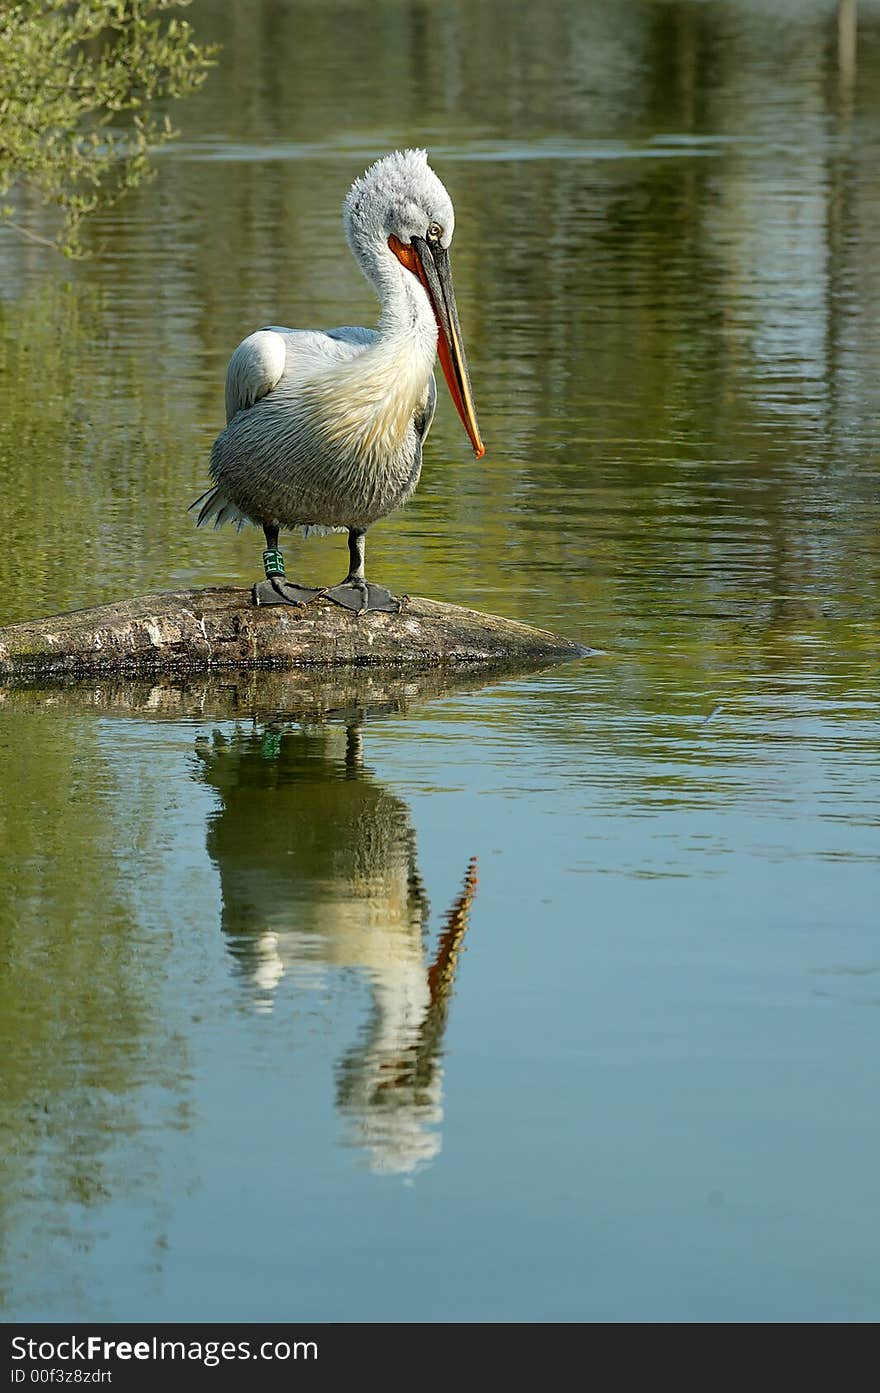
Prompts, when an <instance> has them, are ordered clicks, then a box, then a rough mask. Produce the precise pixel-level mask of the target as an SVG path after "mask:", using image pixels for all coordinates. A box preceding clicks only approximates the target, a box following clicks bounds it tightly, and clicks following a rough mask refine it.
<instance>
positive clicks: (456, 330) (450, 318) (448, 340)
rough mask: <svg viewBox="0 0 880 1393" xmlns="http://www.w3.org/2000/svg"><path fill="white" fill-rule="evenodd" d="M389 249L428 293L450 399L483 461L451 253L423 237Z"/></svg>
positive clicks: (395, 240)
mask: <svg viewBox="0 0 880 1393" xmlns="http://www.w3.org/2000/svg"><path fill="white" fill-rule="evenodd" d="M388 245H389V247H390V248H391V250H392V251H393V252H394V255H395V256H396V257H397V259H398V261H400V262H402V263H403V265H404V266H405V267H406V268H407V270H409V271H412V273H413V275H415V276H418V278H419V280H420V281H421V282H422V285H423V286H424V287H425V289H426V290H427V292H428V295H429V297H430V300H431V305H432V307H433V310H434V317H435V319H436V320H437V327H438V329H439V331H440V332H439V334H438V336H437V352H438V354H439V357H440V366H441V367H442V368H443V376H444V377H445V378H446V385H447V387H448V388H449V395H450V396H451V397H452V400H453V401H454V402H455V406H456V410H457V411H458V414H459V416H460V417H461V421H462V425H463V426H464V428H465V430H466V431H467V433H468V438H469V440H470V442H471V444H472V445H473V447H474V454H475V455H476V457H477V459H482V457H483V455H484V454H485V453H486V447H485V445H484V444H483V442H482V440H481V439H480V427H479V426H478V425H477V417H476V412H475V410H474V397H473V392H472V391H471V379H470V375H469V373H468V367H467V359H466V358H465V356H464V347H463V345H462V342H461V327H460V325H459V322H458V310H457V309H456V307H455V292H454V290H453V289H452V270H451V267H450V264H449V252H448V251H447V250H446V248H445V247H439V246H431V245H430V243H428V242H426V241H425V239H424V238H423V237H414V238H413V239H412V244H411V245H410V246H407V244H406V243H405V242H401V241H400V240H399V239H398V238H397V237H394V236H393V235H392V236H391V237H389V238H388Z"/></svg>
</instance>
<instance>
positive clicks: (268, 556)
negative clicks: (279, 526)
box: [263, 547, 284, 580]
mask: <svg viewBox="0 0 880 1393" xmlns="http://www.w3.org/2000/svg"><path fill="white" fill-rule="evenodd" d="M263 565H264V566H265V568H266V579H267V580H270V579H271V578H272V576H283V575H284V557H283V556H282V555H281V552H280V551H279V549H278V547H270V548H269V550H268V551H264V552H263Z"/></svg>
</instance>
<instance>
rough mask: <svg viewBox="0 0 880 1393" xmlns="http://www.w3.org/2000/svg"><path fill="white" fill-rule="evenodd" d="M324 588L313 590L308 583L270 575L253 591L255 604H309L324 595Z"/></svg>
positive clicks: (252, 595)
mask: <svg viewBox="0 0 880 1393" xmlns="http://www.w3.org/2000/svg"><path fill="white" fill-rule="evenodd" d="M323 594H324V592H323V590H313V589H312V588H311V587H310V586H307V585H294V584H293V583H292V581H289V580H287V579H286V578H285V577H284V576H269V578H268V579H267V580H260V581H258V582H257V584H256V585H255V586H254V588H253V590H252V591H251V598H252V599H253V602H254V604H255V605H258V606H259V605H299V606H300V607H302V606H303V605H307V604H309V603H310V601H312V600H316V599H317V598H318V596H319V595H323Z"/></svg>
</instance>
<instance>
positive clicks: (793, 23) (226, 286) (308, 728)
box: [0, 0, 880, 1321]
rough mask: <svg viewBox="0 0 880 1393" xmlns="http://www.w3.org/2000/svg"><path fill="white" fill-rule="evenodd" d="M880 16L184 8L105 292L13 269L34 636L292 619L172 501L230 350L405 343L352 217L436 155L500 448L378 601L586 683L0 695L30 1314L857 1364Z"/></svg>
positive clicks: (453, 460) (484, 401)
mask: <svg viewBox="0 0 880 1393" xmlns="http://www.w3.org/2000/svg"><path fill="white" fill-rule="evenodd" d="M768 11H772V14H770V13H768ZM854 11H855V6H850V5H847V4H843V5H841V6H839V7H838V6H835V5H834V4H831V3H824V0H802V3H794V0H788V2H787V3H780V4H775V5H773V6H767V5H766V4H763V3H758V0H754V2H753V3H748V0H742V3H733V0H729V3H721V0H718V3H712V2H711V0H709V2H707V3H702V4H697V3H683V4H681V3H679V4H672V3H663V2H662V0H657V2H656V3H620V0H615V3H611V0H608V2H607V3H588V2H587V0H571V3H566V2H565V0H557V2H555V3H548V4H545V5H542V6H540V7H535V6H531V5H525V4H522V5H516V4H509V3H502V0H485V3H482V2H481V3H479V4H473V3H465V0H461V3H456V2H455V0H434V3H431V4H430V5H427V4H424V3H421V0H413V2H412V3H405V2H404V0H383V3H379V4H376V5H373V6H370V7H362V6H356V5H354V4H351V3H348V4H345V3H328V0H303V2H302V3H300V2H298V3H293V4H287V5H279V4H277V3H271V0H264V3H258V2H255V3H250V4H238V5H235V6H229V5H224V4H222V3H219V0H216V3H214V0H198V3H197V4H196V5H195V6H194V7H193V10H192V11H191V13H190V17H191V18H192V19H193V21H194V22H195V24H196V27H197V30H198V35H199V37H200V38H202V39H204V40H210V39H216V40H218V41H220V42H221V43H222V44H223V45H224V48H223V51H222V54H221V55H220V58H219V62H218V67H217V69H216V70H215V71H214V73H213V74H212V76H211V78H210V80H209V82H208V84H207V86H206V87H205V89H204V90H203V91H202V92H201V93H200V94H199V95H198V96H197V97H196V98H193V99H191V100H190V101H189V102H187V103H184V104H181V105H180V107H179V108H178V109H177V110H176V111H175V113H174V115H175V120H176V122H177V124H178V125H179V126H180V127H181V132H182V133H181V138H180V140H179V141H178V142H177V143H176V144H175V145H174V146H172V147H169V148H168V150H166V151H165V152H164V153H162V154H161V156H160V157H159V158H158V160H157V167H158V175H157V178H156V180H155V182H154V183H153V184H152V185H151V186H150V187H149V188H147V189H145V190H143V191H141V192H139V193H138V194H137V195H136V196H135V197H133V198H131V199H129V200H128V201H127V202H125V203H123V204H122V205H120V206H119V208H118V209H117V210H115V211H114V212H112V213H108V214H104V215H102V216H101V217H99V218H97V219H95V221H94V222H93V223H92V224H90V227H89V231H88V238H87V240H88V243H89V246H90V248H91V251H92V256H91V259H89V260H88V261H85V262H82V263H79V264H74V265H71V264H67V263H64V262H62V261H60V260H58V259H56V258H54V257H53V255H52V254H51V253H50V252H48V251H46V250H44V249H42V248H40V247H38V246H34V245H31V244H28V243H25V242H21V241H19V240H15V239H14V238H13V237H12V235H11V234H9V233H5V234H3V235H2V237H0V496H2V505H3V535H4V545H3V549H2V554H0V597H2V598H0V623H7V622H12V621H14V620H16V619H19V618H25V617H31V616H35V615H38V614H44V613H52V612H56V611H58V610H62V609H67V608H76V607H80V606H84V605H90V604H94V603H99V602H103V601H109V600H112V599H116V598H119V597H121V596H122V595H124V594H133V593H142V592H144V591H148V590H160V589H168V588H172V587H180V586H195V585H202V584H214V583H229V582H232V583H236V584H242V585H244V584H249V583H250V582H251V581H252V580H253V579H256V578H257V577H258V575H259V573H260V569H261V568H260V551H261V547H262V537H261V536H260V535H258V534H255V533H253V532H252V531H251V532H246V533H243V534H242V535H241V536H240V537H236V536H234V535H233V534H231V533H229V532H228V531H227V532H221V533H217V534H214V533H209V534H207V535H204V534H202V533H195V532H194V531H193V529H192V523H191V518H189V517H187V515H186V507H187V505H188V503H189V502H190V501H191V499H192V498H194V497H195V496H196V494H197V493H199V492H200V491H201V490H202V489H203V488H204V487H205V482H206V477H207V474H206V470H207V456H208V452H209V448H210V444H211V441H212V439H213V438H214V435H215V434H216V433H217V431H218V429H219V428H220V426H221V424H222V420H223V372H224V366H225V362H226V359H227V357H228V354H229V352H230V350H231V349H232V347H234V345H235V344H236V343H237V342H238V341H239V339H240V338H242V337H243V336H244V334H245V333H247V332H250V331H251V330H252V329H254V328H256V327H258V326H260V325H262V324H266V323H289V324H294V325H301V326H314V325H318V326H324V325H326V326H329V325H334V324H347V323H367V324H370V323H373V322H375V305H374V303H373V301H372V298H371V292H370V290H369V287H368V286H367V285H366V283H365V282H363V281H362V280H361V279H360V278H359V275H358V272H357V270H356V268H355V266H354V263H353V262H352V260H351V258H350V256H349V255H348V252H347V249H346V247H345V243H344V240H343V236H342V231H341V224H340V206H341V202H342V199H343V197H344V194H345V192H346V189H347V187H348V184H349V183H350V181H351V179H352V178H353V177H354V176H355V175H356V174H358V173H359V172H360V171H361V170H362V168H363V167H364V165H365V164H366V163H367V162H368V160H370V159H372V158H374V157H375V156H376V155H378V154H380V153H382V152H383V151H385V150H388V149H390V148H394V147H395V146H396V145H404V144H424V145H426V146H427V147H428V149H429V151H430V154H431V158H432V162H433V164H434V166H435V167H436V169H437V171H438V173H439V174H440V175H441V177H442V178H443V179H444V181H445V182H446V184H447V186H448V188H449V190H450V192H451V194H452V197H453V199H454V201H455V203H456V210H457V232H456V241H455V246H454V251H453V263H454V270H455V276H456V285H457V294H458V301H459V309H460V313H461V319H462V325H463V330H464V336H465V342H466V345H467V348H468V352H469V358H470V364H471V374H472V378H473V383H474V392H475V397H476V402H477V408H478V414H479V418H480V423H481V426H482V428H483V434H484V437H485V440H486V443H487V447H488V448H487V454H486V457H485V459H483V460H481V461H480V462H478V463H477V462H475V461H474V459H473V457H472V454H471V452H470V449H469V447H468V443H467V440H466V439H465V436H464V433H463V432H462V430H461V427H460V423H459V422H458V420H457V418H456V416H455V413H454V410H453V409H452V406H451V403H450V402H449V400H448V398H446V397H445V396H444V395H443V394H442V390H441V402H440V409H439V411H438V419H437V421H436V423H435V426H434V429H433V432H432V435H431V438H430V441H429V445H428V448H427V450H426V463H425V470H424V474H423V480H422V483H421V486H420V488H419V491H418V493H417V495H416V498H415V499H414V501H413V502H412V504H411V505H410V506H409V507H408V508H407V509H406V510H405V511H404V512H402V513H400V514H398V515H396V516H395V517H393V518H391V519H389V520H387V521H386V522H384V523H382V524H381V525H379V526H377V527H376V528H375V529H373V531H372V532H371V534H370V539H369V561H370V567H371V572H372V574H373V575H374V576H375V578H376V579H378V580H380V581H382V582H383V583H385V584H388V585H390V586H391V587H392V588H397V589H406V590H409V591H411V592H412V593H418V594H427V595H432V596H435V597H437V598H439V599H446V600H450V601H457V602H462V603H464V604H467V605H473V606H476V607H479V608H483V609H488V610H492V611H495V612H499V613H503V614H507V615H509V616H512V617H514V618H518V619H523V620H526V621H530V622H534V623H537V624H540V625H543V626H545V627H548V628H551V629H555V630H556V631H558V632H561V633H563V634H565V635H566V636H568V637H570V638H573V639H577V640H578V641H580V642H581V643H584V644H587V645H590V646H592V647H594V648H598V649H601V650H602V655H601V656H597V657H593V658H590V659H587V660H584V661H581V662H578V663H573V664H569V665H566V666H562V667H557V668H555V669H552V670H550V671H547V672H544V673H537V674H535V673H531V674H527V675H524V676H516V675H513V676H511V677H508V678H506V679H503V680H502V679H499V680H493V681H488V680H487V681H483V682H481V681H479V680H473V681H471V682H466V683H463V684H461V685H459V686H458V687H457V688H456V687H452V688H450V687H448V686H446V687H444V685H443V683H442V682H441V681H440V680H439V679H438V678H437V677H436V676H435V677H429V678H425V679H407V680H406V681H402V680H400V679H399V678H398V679H394V678H389V679H388V680H386V679H384V678H383V677H382V676H381V675H380V674H372V675H370V674H359V675H358V674H345V673H342V674H335V675H332V676H325V677H323V678H319V679H311V678H303V677H302V676H301V675H297V674H288V675H284V674H251V675H249V676H242V677H241V678H236V677H233V676H226V677H224V678H222V679H219V678H218V679H216V680H215V681H213V682H202V681H198V680H195V681H193V682H191V683H189V684H188V685H186V686H185V687H183V688H175V687H174V686H173V685H167V684H161V683H157V684H149V683H147V684H124V683H113V682H101V683H99V684H98V683H92V684H84V685H81V686H78V687H65V688H62V689H55V690H51V689H42V690H33V691H21V690H19V691H9V692H6V693H0V752H2V758H0V827H2V838H3V857H2V863H0V944H2V955H0V1006H2V1013H0V1032H2V1040H0V1046H2V1066H0V1068H2V1083H3V1102H2V1112H0V1117H2V1123H3V1139H4V1142H3V1160H2V1186H0V1206H2V1223H0V1233H2V1238H0V1294H2V1304H3V1309H4V1312H5V1314H6V1315H7V1316H8V1317H9V1318H41V1317H42V1318H46V1319H53V1320H57V1319H63V1318H73V1319H86V1318H89V1319H93V1318H104V1319H117V1320H121V1319H138V1318H142V1319H161V1318H168V1319H178V1320H186V1319H215V1320H229V1319H240V1320H248V1321H249V1320H262V1319H280V1320H284V1319H291V1320H297V1319H318V1320H345V1321H352V1320H406V1321H409V1320H431V1321H449V1320H466V1321H470V1320H516V1321H525V1320H534V1321H545V1320H554V1319H555V1320H565V1321H577V1320H588V1321H593V1320H611V1321H617V1320H641V1321H645V1320H648V1321H656V1320H676V1321H683V1320H696V1321H742V1320H771V1321H814V1320H820V1321H821V1320H835V1321H836V1320H871V1319H876V1316H877V1312H878V1298H880V1290H878V1287H880V1282H878V1243H880V1179H878V1177H880V1165H878V1149H880V1121H878V1110H877V1105H876V1076H877V1066H878V1054H880V1009H878V1008H880V942H878V938H880V921H878V916H877V902H878V885H880V881H878V870H880V835H878V824H880V784H878V774H880V736H878V723H877V711H878V676H880V663H878V648H880V619H878V614H880V605H878V602H880V544H878V524H880V494H878V474H880V468H878V465H880V451H878V446H877V419H878V409H880V375H878V372H877V363H878V356H880V4H877V3H872V4H867V3H862V4H860V5H859V6H858V15H857V19H858V25H857V31H856V33H855V37H853V32H852V29H851V26H850V20H851V19H852V18H853V16H854ZM33 217H34V219H35V221H34V226H39V225H40V221H39V219H40V215H39V214H38V212H34V215H33ZM344 552H345V547H344V542H343V540H342V539H340V538H338V537H330V538H326V539H318V540H309V541H308V542H306V543H303V544H302V550H301V551H300V549H299V544H298V543H296V542H293V541H292V540H291V541H289V542H288V545H287V553H288V569H289V570H291V571H292V570H293V565H292V564H291V560H292V558H293V557H296V556H298V557H301V558H302V565H303V566H305V567H306V569H307V570H308V573H309V576H310V577H312V576H318V577H320V578H321V579H322V580H337V579H339V577H340V575H341V574H342V569H341V568H342V566H343V565H344Z"/></svg>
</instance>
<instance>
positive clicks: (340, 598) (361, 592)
mask: <svg viewBox="0 0 880 1393" xmlns="http://www.w3.org/2000/svg"><path fill="white" fill-rule="evenodd" d="M324 594H325V595H326V597H327V599H328V600H332V601H333V603H334V604H337V605H342V607H343V608H344V609H353V610H354V612H355V614H366V613H367V612H368V611H370V610H374V609H377V610H383V611H384V612H385V613H386V614H399V613H400V601H399V600H398V599H397V598H396V597H395V596H394V595H392V593H391V591H390V590H385V589H384V588H383V587H382V586H381V585H373V584H371V583H370V582H369V581H366V580H360V581H358V580H344V581H343V582H342V584H341V585H334V586H331V588H330V589H329V590H325V591H324Z"/></svg>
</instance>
